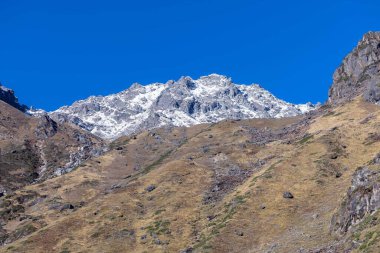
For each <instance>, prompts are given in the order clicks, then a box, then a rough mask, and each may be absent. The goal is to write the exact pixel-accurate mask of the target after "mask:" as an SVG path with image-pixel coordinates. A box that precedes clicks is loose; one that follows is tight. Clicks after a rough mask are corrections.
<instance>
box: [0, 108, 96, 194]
mask: <svg viewBox="0 0 380 253" xmlns="http://www.w3.org/2000/svg"><path fill="white" fill-rule="evenodd" d="M102 145H103V144H102V141H101V140H100V139H98V138H96V137H93V136H92V135H90V134H87V133H84V132H83V131H81V130H78V129H75V128H72V127H70V126H66V125H59V124H57V123H55V122H54V121H53V120H51V119H50V118H49V117H47V116H46V117H40V118H36V117H30V116H28V115H26V114H24V113H23V112H21V111H19V110H18V109H16V108H14V107H12V106H10V105H8V104H6V103H4V102H3V101H0V189H1V192H3V194H5V192H7V193H10V192H12V191H13V190H16V189H18V188H20V187H22V186H24V185H26V184H30V183H32V182H33V181H35V180H43V179H45V178H48V177H51V176H52V175H53V173H54V172H55V171H56V170H57V169H58V168H68V167H70V162H74V161H75V160H76V159H77V160H80V159H83V160H84V159H86V158H88V157H89V156H90V155H91V154H95V153H96V152H98V151H100V150H101V146H102ZM70 156H71V157H70ZM76 156H77V157H76Z"/></svg>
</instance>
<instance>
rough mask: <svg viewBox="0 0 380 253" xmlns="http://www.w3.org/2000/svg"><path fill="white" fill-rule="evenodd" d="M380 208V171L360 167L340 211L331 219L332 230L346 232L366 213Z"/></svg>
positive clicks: (339, 232)
mask: <svg viewBox="0 0 380 253" xmlns="http://www.w3.org/2000/svg"><path fill="white" fill-rule="evenodd" d="M379 208H380V171H372V170H370V169H368V168H367V167H360V168H358V170H357V171H356V172H355V174H354V176H353V179H352V185H351V187H350V189H349V190H348V192H347V196H346V198H345V200H344V201H343V203H342V205H341V207H340V208H339V210H338V212H337V213H336V214H335V215H334V216H333V218H332V220H331V231H333V232H336V233H338V234H344V233H346V232H347V231H348V230H349V229H350V227H351V226H352V225H355V224H357V223H359V222H360V221H362V219H363V218H364V216H365V215H367V214H372V213H373V212H375V211H376V210H378V209H379Z"/></svg>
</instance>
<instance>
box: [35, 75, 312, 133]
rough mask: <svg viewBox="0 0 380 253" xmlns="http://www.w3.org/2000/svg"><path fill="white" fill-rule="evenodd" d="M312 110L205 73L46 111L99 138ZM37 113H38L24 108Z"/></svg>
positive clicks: (60, 120)
mask: <svg viewBox="0 0 380 253" xmlns="http://www.w3.org/2000/svg"><path fill="white" fill-rule="evenodd" d="M313 109H315V106H314V105H312V104H311V103H307V104H300V105H295V104H291V103H287V102H285V101H283V100H280V99H278V98H276V97H275V96H273V95H272V94H271V93H270V92H268V91H267V90H265V89H263V88H262V87H260V86H259V85H257V84H252V85H239V84H235V83H233V82H232V80H231V79H230V78H228V77H226V76H222V75H217V74H211V75H209V76H203V77H200V78H199V79H197V80H193V79H192V78H190V77H182V78H180V79H179V80H178V81H168V82H167V83H165V84H164V83H153V84H149V85H145V86H143V85H140V84H137V83H135V84H133V85H132V86H131V87H130V88H129V89H126V90H124V91H122V92H120V93H117V94H112V95H109V96H91V97H89V98H87V99H85V100H80V101H77V102H75V103H73V104H72V105H71V106H64V107H61V108H59V109H58V110H56V111H53V112H50V113H49V115H50V116H51V117H52V118H53V119H54V120H56V121H58V122H61V123H63V122H69V123H73V124H75V125H78V126H80V127H81V128H83V129H86V130H87V131H89V132H91V133H93V134H95V135H97V136H99V137H102V138H105V139H115V138H117V137H120V136H123V135H128V134H132V133H136V132H140V131H143V130H147V129H153V128H157V127H162V126H191V125H196V124H201V123H211V122H218V121H221V120H225V119H250V118H280V117H289V116H296V115H300V114H303V113H305V112H308V111H310V110H313ZM30 112H31V113H32V114H41V111H35V110H34V111H33V110H32V111H30Z"/></svg>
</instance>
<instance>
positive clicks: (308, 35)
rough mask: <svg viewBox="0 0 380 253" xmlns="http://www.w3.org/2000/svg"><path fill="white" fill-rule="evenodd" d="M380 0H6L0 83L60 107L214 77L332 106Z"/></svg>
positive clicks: (1, 17)
mask: <svg viewBox="0 0 380 253" xmlns="http://www.w3.org/2000/svg"><path fill="white" fill-rule="evenodd" d="M379 9H380V2H379V1H366V0H360V1H359V0H358V1H337V0H334V1H331V0H329V1H325V0H318V1H313V0H308V1H304V0H303V1H291V0H289V1H254V0H251V1H248V0H191V1H190V0H160V1H153V0H139V1H129V0H127V1H113V0H107V1H97V0H91V1H84V0H82V1H78V0H76V1H72V0H65V1H51V0H49V1H40V0H34V1H30V0H18V1H14V0H0V34H1V39H0V81H1V82H2V83H3V84H4V85H6V86H9V87H10V88H13V89H15V91H16V93H17V95H18V97H19V98H20V100H21V101H22V102H24V103H26V104H28V105H33V106H35V107H38V108H43V109H46V110H53V109H56V108H58V107H60V106H62V105H65V104H71V103H72V102H73V101H75V100H78V99H82V98H86V97H88V96H90V95H106V94H110V93H115V92H119V91H121V90H124V89H126V88H128V86H129V85H130V84H131V83H133V82H139V83H142V84H148V83H151V82H166V81H167V80H169V79H178V78H179V77H180V76H183V75H189V76H191V77H193V78H198V77H199V76H202V75H207V74H210V73H219V74H224V75H227V76H231V77H232V79H233V80H234V81H235V82H237V83H246V84H249V83H259V84H261V86H263V87H264V88H266V89H268V90H269V91H271V92H272V93H274V94H275V95H276V96H278V97H279V98H282V99H285V100H287V101H289V102H293V103H303V102H307V101H311V102H317V101H321V102H323V101H325V100H326V98H327V91H328V88H329V86H330V84H331V80H332V74H333V71H334V70H335V68H336V67H337V66H338V65H339V64H340V62H341V60H342V59H343V57H344V56H345V55H346V54H347V53H348V52H350V51H351V49H352V48H353V47H354V46H355V45H356V44H357V42H358V40H359V39H360V38H361V37H362V35H363V34H364V33H365V32H367V31H369V30H380V15H379V13H378V12H379Z"/></svg>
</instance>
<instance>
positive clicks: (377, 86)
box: [328, 32, 380, 104]
mask: <svg viewBox="0 0 380 253" xmlns="http://www.w3.org/2000/svg"><path fill="white" fill-rule="evenodd" d="M333 80H334V81H333V84H332V86H331V88H330V90H329V100H328V102H329V103H331V104H339V103H343V102H346V101H349V100H350V99H352V98H354V97H356V96H358V95H360V94H363V96H364V98H365V99H366V100H367V101H369V102H373V103H377V102H379V101H380V32H368V33H366V34H365V35H364V36H363V38H362V39H361V40H360V41H359V43H358V45H357V47H356V48H355V49H354V50H353V51H352V52H351V53H350V54H348V55H347V56H346V57H345V58H344V60H343V63H342V64H341V65H340V66H339V68H338V69H337V70H336V71H335V73H334V76H333Z"/></svg>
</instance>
